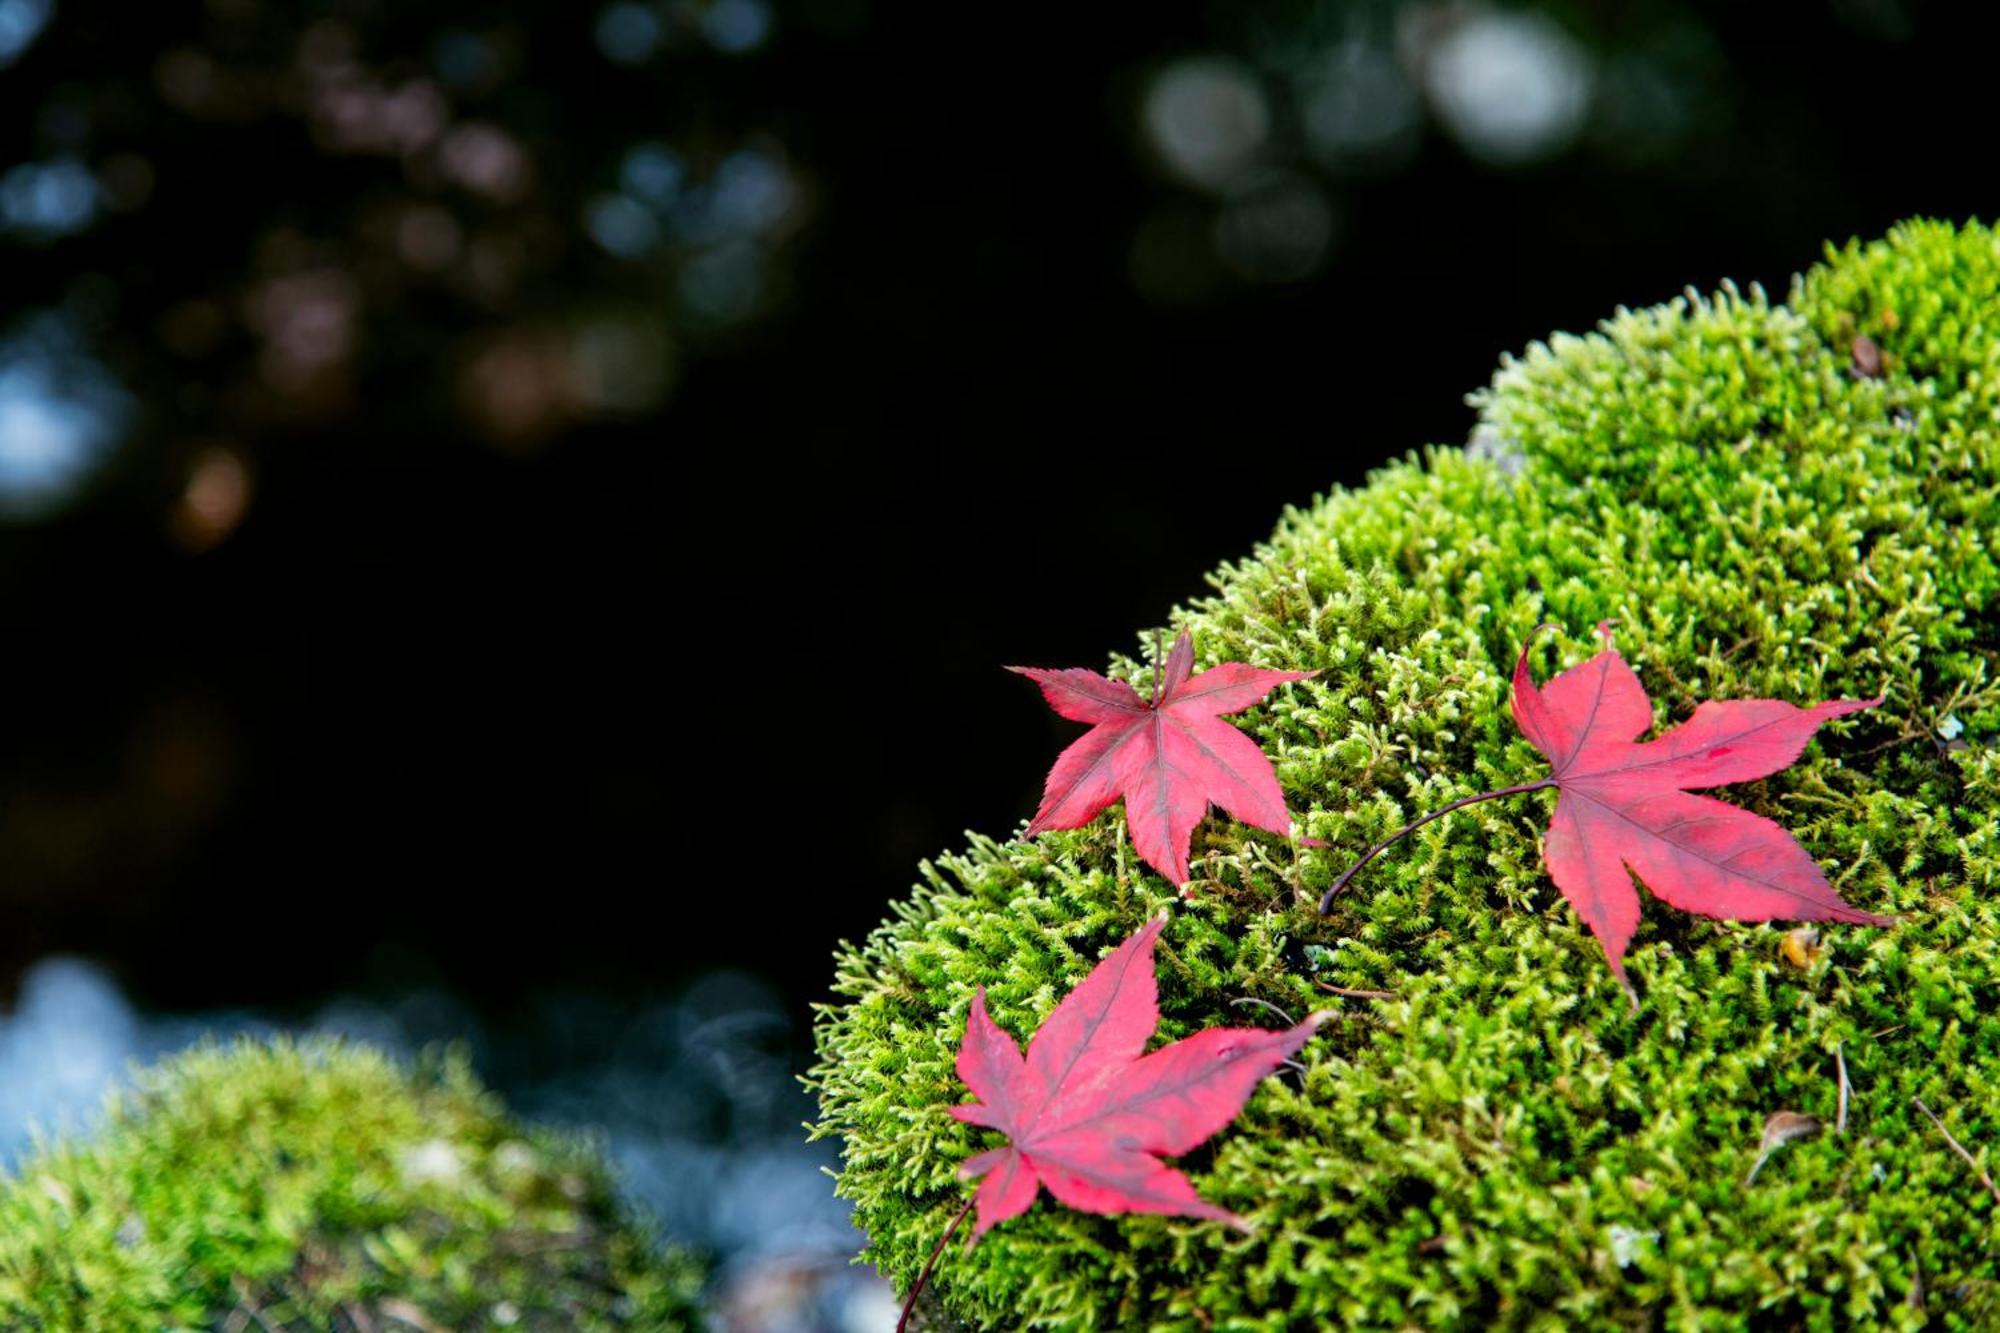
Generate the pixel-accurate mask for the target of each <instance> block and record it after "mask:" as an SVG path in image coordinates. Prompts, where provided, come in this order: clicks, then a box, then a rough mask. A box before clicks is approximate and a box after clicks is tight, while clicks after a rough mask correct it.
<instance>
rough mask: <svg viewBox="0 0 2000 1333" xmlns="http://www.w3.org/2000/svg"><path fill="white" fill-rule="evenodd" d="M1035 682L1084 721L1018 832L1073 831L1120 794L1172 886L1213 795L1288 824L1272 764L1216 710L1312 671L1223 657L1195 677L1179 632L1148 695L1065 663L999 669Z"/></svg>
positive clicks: (1233, 807) (1183, 871)
mask: <svg viewBox="0 0 2000 1333" xmlns="http://www.w3.org/2000/svg"><path fill="white" fill-rule="evenodd" d="M1007 669H1008V670H1009V671H1015V672H1019V673H1020V674H1021V675H1023V676H1026V677H1027V678H1028V679H1030V680H1032V681H1034V682H1035V683H1036V684H1037V685H1039V686H1041V687H1042V697H1043V698H1045V699H1047V700H1048V701H1049V707H1051V708H1053V709H1055V710H1056V712H1058V713H1060V714H1061V715H1062V716H1064V717H1066V718H1069V719H1070V720H1071V721H1074V722H1089V723H1093V724H1094V725H1093V726H1092V727H1091V729H1090V730H1089V731H1088V732H1086V733H1084V735H1083V736H1081V737H1079V738H1078V739H1077V740H1076V741H1075V742H1074V743H1073V744H1071V745H1070V747H1069V748H1068V749H1066V750H1064V751H1063V752H1062V754H1061V755H1059V756H1058V757H1057V758H1056V763H1055V767H1054V768H1052V769H1050V770H1049V778H1048V782H1047V784H1046V785H1045V786H1044V788H1043V792H1042V805H1041V809H1039V810H1037V811H1036V812H1035V818H1034V820H1033V822H1031V823H1030V824H1029V825H1028V836H1029V837H1033V836H1035V835H1036V834H1037V833H1042V832H1045V831H1047V830H1049V829H1067V828H1082V827H1083V826H1084V825H1085V824H1088V823H1089V822H1090V821H1091V820H1092V819H1095V818H1096V817H1097V815H1098V814H1099V813H1100V812H1101V811H1103V810H1104V809H1105V808H1106V807H1108V806H1110V805H1111V804H1112V803H1113V802H1114V801H1116V800H1117V799H1118V798H1119V797H1120V796H1123V797H1124V798H1125V823H1126V826H1127V827H1129V828H1130V829H1131V830H1132V845H1133V846H1134V847H1136V848H1137V849H1138V851H1139V855H1140V856H1141V857H1142V858H1143V859H1144V860H1145V861H1146V862H1147V864H1149V865H1151V866H1152V867H1153V868H1154V869H1156V870H1158V871H1159V872H1160V873H1161V874H1163V875H1165V876H1166V877H1167V878H1168V879H1170V880H1172V881H1173V882H1174V883H1175V884H1186V883H1187V882H1188V864H1187V860H1188V845H1189V842H1190V841H1191V839H1192V836H1193V834H1194V826H1195V825H1196V824H1199V823H1200V822H1201V817H1202V816H1203V815H1204V814H1206V813H1207V812H1208V806H1209V803H1210V802H1211V801H1213V802H1214V803H1215V804H1216V805H1219V806H1221V807H1222V808H1223V809H1224V810H1227V811H1228V812H1229V813H1230V814H1232V815H1234V816H1235V817H1236V818H1237V819H1239V820H1241V821H1243V822H1244V823H1245V824H1249V825H1252V826H1253V827H1256V828H1260V829H1265V830H1267V831H1269V832H1272V833H1278V834H1284V833H1289V832H1290V831H1291V827H1292V814H1291V811H1289V810H1287V809H1286V808H1285V794H1284V792H1283V791H1282V790H1281V789H1280V788H1279V786H1278V775H1277V773H1276V771H1275V770H1273V769H1272V767H1271V761H1270V760H1269V759H1268V758H1266V757H1265V755H1264V752H1263V751H1262V750H1260V749H1258V748H1257V745H1256V743H1255V742H1254V741H1252V740H1251V739H1250V738H1249V737H1248V736H1245V735H1244V734H1243V733H1242V732H1240V731H1238V730H1237V729H1236V728H1235V727H1232V726H1230V725H1229V724H1228V723H1227V722H1224V721H1222V714H1224V713H1235V712H1240V711H1241V710H1243V709H1245V708H1248V707H1250V705H1252V704H1254V703H1256V702H1257V701H1258V700H1260V699H1262V698H1263V697H1264V696H1265V695H1267V694H1269V693H1270V692H1271V691H1272V690H1273V689H1275V688H1276V687H1277V686H1279V685H1282V684H1284V683H1285V682H1286V681H1291V680H1307V679H1310V678H1311V677H1313V676H1316V675H1318V674H1319V673H1318V672H1316V671H1264V670H1261V669H1259V668H1257V667H1253V666H1248V665H1246V664H1244V663H1242V662H1224V663H1222V664H1221V665H1220V666H1217V667H1214V668H1212V669H1210V670H1208V671H1204V672H1202V673H1201V674H1200V675H1198V676H1197V675H1193V674H1192V672H1193V670H1194V640H1193V639H1191V638H1190V637H1188V635H1187V633H1186V632H1185V631H1183V632H1182V634H1181V636H1180V638H1178V639H1176V640H1175V641H1174V647H1173V651H1172V652H1170V653H1168V654H1167V661H1166V665H1165V667H1164V668H1163V669H1160V670H1158V671H1157V672H1156V674H1155V677H1154V680H1153V697H1152V699H1151V700H1150V701H1148V700H1145V699H1141V698H1140V697H1139V694H1138V692H1137V691H1136V690H1134V689H1133V688H1132V687H1131V686H1130V685H1127V684H1126V683H1125V682H1124V681H1122V680H1111V679H1108V678H1107V677H1104V676H1100V675H1098V674H1097V673H1096V672H1095V671H1086V670H1084V669H1083V668H1081V667H1072V668H1069V669H1068V670H1063V671H1052V670H1046V669H1044V668H1041V667H1008V668H1007Z"/></svg>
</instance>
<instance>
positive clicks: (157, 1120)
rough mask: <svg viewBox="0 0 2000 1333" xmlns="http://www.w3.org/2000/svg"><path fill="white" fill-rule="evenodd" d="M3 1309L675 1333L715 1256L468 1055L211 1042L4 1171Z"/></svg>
mask: <svg viewBox="0 0 2000 1333" xmlns="http://www.w3.org/2000/svg"><path fill="white" fill-rule="evenodd" d="M0 1218H4V1225H0V1322H4V1323H5V1325H6V1327H8V1328H34V1329H42V1330H47V1331H48V1333H71V1331H73V1333H86V1331H87V1333H159V1331H160V1330H162V1329H193V1328H204V1329H211V1328H212V1329H228V1330H239V1331H240V1330H248V1329H262V1330H265V1333H280V1330H294V1329H295V1330H299V1331H300V1333H304V1331H305V1330H308V1329H311V1330H333V1331H334V1333H370V1330H379V1329H383V1328H396V1327H409V1328H417V1329H437V1328H452V1329H463V1330H498V1329H515V1330H526V1331H534V1330H542V1331H545V1333H558V1331H560V1333H568V1331H569V1330H586V1331H596V1333H611V1331H612V1330H620V1329H630V1330H635V1333H636V1331H639V1330H643V1331H644V1333H656V1331H666V1330H680V1329H693V1328H696V1327H698V1326H699V1324H700V1318H699V1315H698V1313H697V1306H696V1301H695V1297H696V1293H697V1291H698V1289H699V1286H700V1283H701V1271H700V1269H699V1267H698V1266H697V1265H696V1264H694V1263H693V1262H692V1261H691V1260H689V1259H688V1258H687V1257H686V1256H684V1255H682V1254H680V1253H679V1252H678V1251H675V1250H672V1249H671V1248H667V1249H664V1250H663V1249H662V1248H661V1246H660V1243H659V1241H658V1240H657V1238H655V1237H654V1236H652V1235H651V1234H650V1233H649V1232H648V1231H647V1230H646V1229H645V1228H643V1227H641V1226H638V1225H636V1224H635V1223H634V1222H633V1220H632V1219H631V1218H630V1217H629V1216H628V1215H627V1213H626V1211H625V1209H624V1208H623V1206H622V1205H620V1204H619V1203H617V1202H616V1201H615V1199H614V1197H613V1195H612V1190H611V1183H610V1180H609V1178H608V1176H607V1174H606V1170H605V1167H604V1164H603V1162H602V1160H601V1159H600V1158H599V1157H598V1156H597V1154H596V1153H595V1151H594V1150H593V1149H591V1148H590V1147H588V1146H587V1145H584V1144H581V1143H578V1142H572V1141H568V1140H563V1139H559V1138H556V1137H554V1136H551V1135H549V1134H546V1133H542V1132H539V1131H531V1130H527V1129H523V1128H522V1127H520V1126H519V1125H516V1124H514V1123H513V1122H512V1121H510V1120H509V1119H508V1118H507V1117H506V1115H505V1114H504V1113H503V1112H502V1110H501V1108H500V1107H499V1105H498V1104H497V1102H496V1101H495V1099H494V1098H493V1097H492V1096H491V1095H489V1094H488V1093H486V1092H484V1091H483V1090H481V1089H480V1088H479V1086H478V1085H477V1084H476V1083H475V1082H474V1080H473V1078H472V1076H471V1074H470V1073H469V1072H468V1071H467V1069H466V1067H465V1065H464V1064H463V1062H461V1061H459V1060H456V1059H454V1060H448V1061H444V1062H442V1063H434V1064H432V1065H429V1066H426V1067H423V1068H419V1069H417V1070H414V1071H412V1070H405V1069H402V1068H399V1067H397V1066H396V1065H395V1064H394V1063H393V1062H391V1061H390V1060H388V1059H387V1058H385V1057H383V1056H381V1055H379V1054H377V1053H375V1052H373V1051H371V1050H369V1049H367V1048H365V1047H359V1046H350V1045H342V1044H335V1043H326V1042H315V1043H312V1044H308V1045H303V1046H299V1045H292V1044H289V1043H280V1044H275V1045H264V1044H260V1043H255V1042H250V1041H243V1042H240V1043H238V1044H237V1045H235V1046H233V1047H229V1048H226V1049H225V1048H219V1047H210V1048H206V1049H198V1050H195V1051H192V1052H189V1053H187V1054H185V1055H181V1056H178V1057H175V1058H174V1059H172V1060H170V1061H168V1062H166V1063H165V1064H163V1065H161V1066H159V1067H157V1068H155V1069H153V1070H150V1071H148V1072H146V1073H145V1074H144V1075H142V1076H141V1078H140V1080H139V1083H138V1086H137V1087H136V1088H135V1089H133V1090H132V1091H130V1092H128V1093H124V1094H120V1095H119V1096H117V1097H116V1098H115V1099H114V1100H113V1102H112V1105H111V1109H110V1113H109V1115H108V1118H107V1120H106V1122H105V1124H104V1125H103V1126H102V1127H101V1129H100V1130H99V1131H98V1132H97V1133H96V1134H95V1135H94V1136H93V1138H92V1139H91V1140H90V1141H89V1142H83V1143H75V1142H58V1143H54V1144H50V1145H47V1146H44V1147H42V1148H41V1149H39V1150H38V1151H37V1152H35V1153H34V1154H32V1155H31V1156H30V1157H29V1158H28V1159H27V1160H25V1161H24V1162H22V1163H21V1165H20V1167H19V1169H18V1170H17V1171H16V1173H15V1174H14V1176H13V1178H12V1179H10V1180H8V1181H6V1182H5V1184H4V1186H0Z"/></svg>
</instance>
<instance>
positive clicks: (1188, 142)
mask: <svg viewBox="0 0 2000 1333" xmlns="http://www.w3.org/2000/svg"><path fill="white" fill-rule="evenodd" d="M1144 117H1145V126H1146V134H1147V137H1148V138H1149V139H1150V140H1151V142H1152V145H1153V150H1154V152H1156V153H1157V154H1158V155H1159V158H1160V160H1161V162H1163V163H1164V164H1165V165H1166V166H1167V168H1168V169H1169V170H1171V171H1172V172H1173V173H1174V174H1176V175H1178V176H1180V177H1181V178H1183V179H1184V180H1187V181H1189V182H1191V183H1193V184H1195V185H1200V186H1204V187H1206V188H1209V189H1220V188H1221V187H1222V186H1224V185H1227V184H1228V183H1229V181H1230V179H1231V178H1232V177H1234V176H1235V175H1236V174H1237V173H1238V172H1240V171H1242V170H1243V169H1244V168H1245V167H1247V166H1249V165H1250V163H1251V162H1252V161H1253V160H1254V159H1255V158H1256V156H1257V154H1258V152H1259V151H1260V150H1262V148H1263V147H1264V142H1265V140H1266V139H1267V138H1268V137H1269V136H1270V132H1271V110H1270V107H1269V105H1268V104H1267V103H1266V102H1265V100H1264V92H1263V89H1262V88H1261V87H1260V86H1259V85H1258V83H1257V80H1256V79H1255V77H1253V76H1252V75H1251V74H1250V72H1249V71H1247V70H1245V69H1244V68H1243V67H1242V66H1240V65H1238V64H1236V63H1235V62H1234V61H1230V60H1224V59H1222V58H1220V57H1216V56H1201V57H1196V58H1194V59H1189V60H1182V61H1179V62H1177V63H1175V64H1173V65H1169V66H1168V67H1167V68H1166V69H1165V70H1164V71H1162V72H1161V73H1160V75H1159V76H1158V77H1157V78H1155V79H1154V80H1153V84H1152V86H1151V87H1150V88H1149V89H1147V92H1146V104H1145V112H1144Z"/></svg>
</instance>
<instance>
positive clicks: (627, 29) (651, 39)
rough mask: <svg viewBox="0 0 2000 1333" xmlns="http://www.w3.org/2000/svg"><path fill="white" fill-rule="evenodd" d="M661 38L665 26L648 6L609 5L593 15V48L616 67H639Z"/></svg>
mask: <svg viewBox="0 0 2000 1333" xmlns="http://www.w3.org/2000/svg"><path fill="white" fill-rule="evenodd" d="M665 36H666V24H665V22H664V21H663V20H662V19H661V18H660V11H659V10H657V9H655V8H653V7H652V6H651V5H642V4H636V3H623V4H616V5H611V6H608V7H607V8H606V9H605V10H604V12H603V13H601V14H599V15H598V16H597V49H598V50H600V51H602V52H604V56H605V59H607V60H610V61H613V62H615V63H617V64H620V65H643V64H644V63H646V61H648V60H650V59H652V58H653V53H654V52H656V51H658V50H659V49H660V41H661V39H662V38H663V37H665Z"/></svg>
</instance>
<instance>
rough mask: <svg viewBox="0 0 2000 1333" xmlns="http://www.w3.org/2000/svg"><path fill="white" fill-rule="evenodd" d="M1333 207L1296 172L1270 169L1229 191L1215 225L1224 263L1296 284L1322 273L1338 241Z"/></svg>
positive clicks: (1254, 276)
mask: <svg viewBox="0 0 2000 1333" xmlns="http://www.w3.org/2000/svg"><path fill="white" fill-rule="evenodd" d="M1334 223H1335V216H1334V208H1333V203H1332V201H1331V200H1329V199H1328V198H1327V197H1326V193H1325V191H1323V190H1322V189H1320V187H1319V186H1318V185H1316V184H1314V183H1313V182H1312V181H1310V180H1308V179H1307V178H1306V177H1304V176H1301V175H1299V174H1298V173H1296V172H1290V171H1269V172H1260V173H1258V174H1257V175H1256V176H1254V177H1251V178H1250V179H1248V180H1246V181H1244V182H1242V183H1241V184H1240V185H1239V186H1238V187H1237V188H1235V189H1233V190H1231V191H1230V194H1229V198H1228V200H1227V202H1225V203H1224V204H1223V208H1222V216H1221V218H1220V219H1218V220H1217V223H1216V234H1215V244H1216V249H1217V250H1218V251H1219V252H1220V253H1221V255H1222V258H1223V262H1225V263H1226V264H1228V265H1229V267H1230V268H1232V269H1234V270H1235V271H1236V272H1237V273H1239V274H1241V275H1242V276H1244V277H1246V278H1249V279H1251V280H1252V281H1255V282H1296V281H1298V280H1299V279H1300V278H1304V277H1307V276H1309V275H1310V274H1312V273H1313V272H1314V271H1315V270H1317V269H1318V268H1319V266H1320V264H1321V263H1322V262H1323V261H1324V260H1325V259H1326V253H1327V249H1328V247H1329V246H1330V245H1331V244H1332V242H1333V233H1334Z"/></svg>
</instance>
